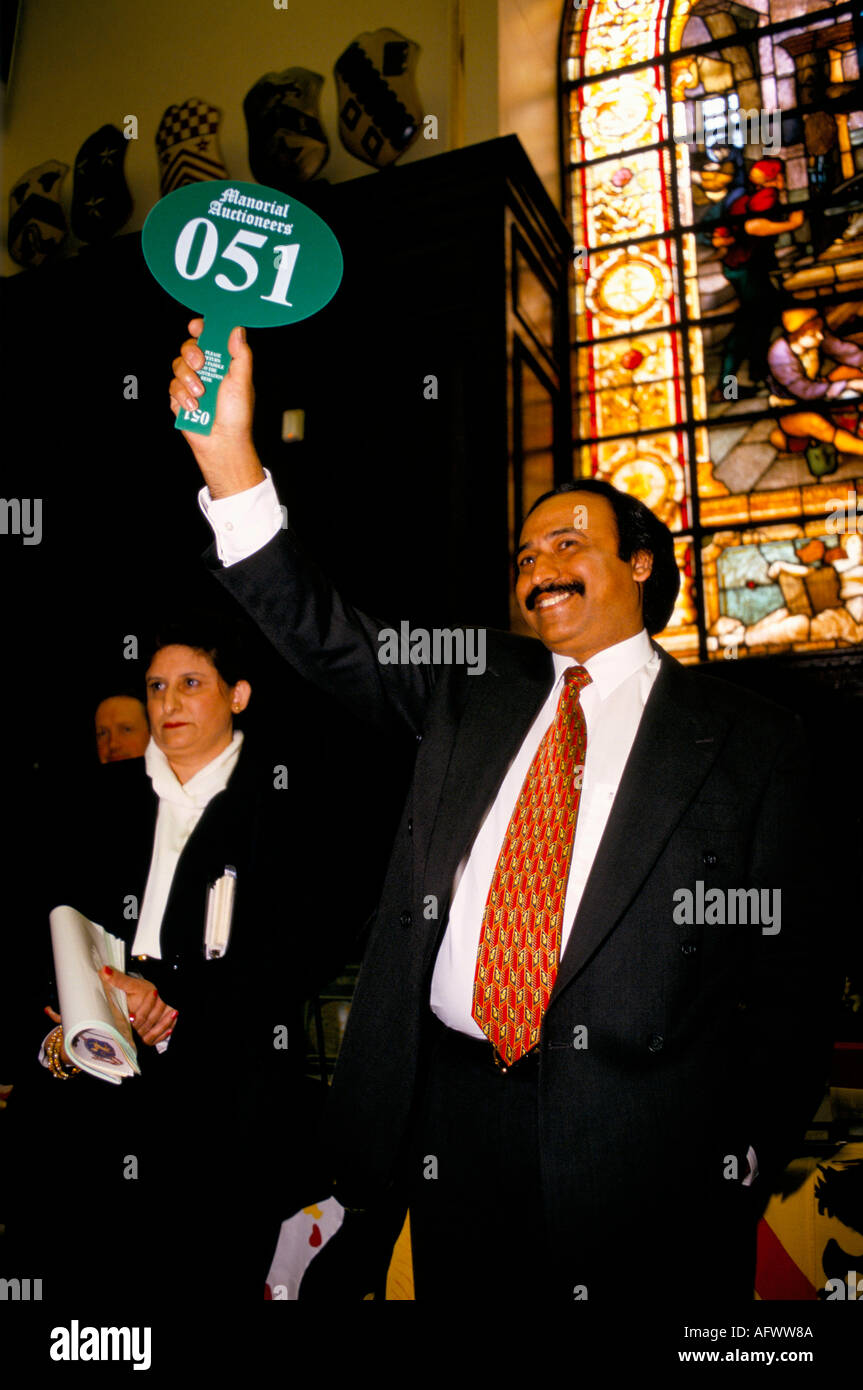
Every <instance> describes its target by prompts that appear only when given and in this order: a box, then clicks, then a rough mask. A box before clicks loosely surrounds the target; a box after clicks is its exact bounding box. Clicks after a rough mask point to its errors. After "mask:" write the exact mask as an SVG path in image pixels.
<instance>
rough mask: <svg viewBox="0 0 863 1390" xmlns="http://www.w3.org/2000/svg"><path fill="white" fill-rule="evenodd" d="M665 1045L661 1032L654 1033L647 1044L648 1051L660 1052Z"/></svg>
mask: <svg viewBox="0 0 863 1390" xmlns="http://www.w3.org/2000/svg"><path fill="white" fill-rule="evenodd" d="M664 1046H665V1039H664V1037H663V1036H662V1034H661V1033H654V1035H653V1037H652V1038H651V1039H650V1042H649V1043H648V1044H647V1048H648V1051H649V1052H661V1051H662V1049H663V1047H664Z"/></svg>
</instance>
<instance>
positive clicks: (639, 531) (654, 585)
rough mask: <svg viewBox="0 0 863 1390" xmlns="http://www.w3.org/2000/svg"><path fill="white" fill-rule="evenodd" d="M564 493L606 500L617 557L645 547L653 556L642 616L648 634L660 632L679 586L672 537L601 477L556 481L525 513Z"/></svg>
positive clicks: (641, 505)
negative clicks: (590, 494) (614, 527)
mask: <svg viewBox="0 0 863 1390" xmlns="http://www.w3.org/2000/svg"><path fill="white" fill-rule="evenodd" d="M564 492H594V493H596V494H597V495H598V496H599V497H604V498H605V499H606V501H608V502H610V504H611V507H612V510H613V512H614V520H615V522H616V523H617V553H618V556H619V557H620V559H621V560H629V559H631V558H632V556H633V555H634V554H635V553H636V551H638V550H647V551H649V552H650V554H651V555H652V556H653V569H652V570H651V572H650V575H649V577H648V578H647V579H646V580H645V581H644V584H643V585H642V594H643V604H644V606H643V617H644V626H645V627H646V628H647V631H648V632H649V633H650V634H651V636H652V635H653V634H654V633H655V632H661V631H662V629H663V628H664V627H666V626H667V625H668V620H669V618H670V617H671V614H672V612H673V611H674V600H675V599H676V598H677V594H678V591H679V589H680V571H679V570H678V568H677V561H676V560H675V558H674V538H673V536H672V534H671V532H670V531H669V529H668V527H667V526H666V524H665V522H664V521H660V520H659V517H658V516H654V514H653V512H652V511H651V510H650V508H649V507H646V506H645V505H644V503H643V502H641V501H639V499H638V498H637V497H633V496H632V495H631V494H630V493H628V492H621V491H620V489H619V488H616V487H614V486H613V484H612V483H609V482H606V481H605V479H604V478H573V480H572V482H567V483H559V484H558V486H557V487H555V488H552V490H551V492H544V493H543V495H542V497H538V498H537V499H536V501H535V502H534V504H533V506H532V507H531V508H530V510H529V511H528V513H527V516H530V514H531V512H535V511H536V509H537V507H538V506H539V505H540V503H541V502H547V501H548V499H549V497H558V496H560V494H561V493H564ZM525 520H527V517H525Z"/></svg>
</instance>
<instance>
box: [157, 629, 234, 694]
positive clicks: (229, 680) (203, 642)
mask: <svg viewBox="0 0 863 1390" xmlns="http://www.w3.org/2000/svg"><path fill="white" fill-rule="evenodd" d="M163 647H191V648H192V650H193V651H196V652H204V653H205V655H206V656H208V657H209V658H210V660H211V661H212V663H213V665H214V666H215V668H216V670H217V671H218V673H219V675H220V676H221V677H222V680H223V681H224V682H225V684H226V685H236V684H237V681H239V680H248V679H249V670H248V659H247V656H246V652H245V644H244V642H243V638H242V635H241V633H240V631H239V629H238V628H237V627H236V626H235V625H234V624H233V623H232V622H231V621H230V620H229V619H226V618H223V617H222V616H221V615H220V616H219V617H212V618H211V617H209V616H206V615H205V616H203V617H201V616H195V617H192V618H190V619H188V620H185V619H182V618H178V619H172V620H171V621H170V622H168V623H163V624H162V626H161V627H159V628H158V629H157V631H156V633H155V636H154V637H153V640H152V642H151V643H150V645H149V656H148V658H147V666H149V665H150V662H151V661H152V660H153V657H154V656H155V655H156V652H158V651H161V649H162V648H163Z"/></svg>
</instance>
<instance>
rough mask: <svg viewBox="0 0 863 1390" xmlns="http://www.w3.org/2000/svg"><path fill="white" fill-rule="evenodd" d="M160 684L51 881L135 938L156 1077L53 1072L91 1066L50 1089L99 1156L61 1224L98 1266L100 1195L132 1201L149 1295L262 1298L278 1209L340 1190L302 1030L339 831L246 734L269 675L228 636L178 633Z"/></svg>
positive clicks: (132, 950) (64, 897) (143, 1054)
mask: <svg viewBox="0 0 863 1390" xmlns="http://www.w3.org/2000/svg"><path fill="white" fill-rule="evenodd" d="M146 682H147V708H148V715H149V719H150V726H151V733H152V741H151V744H150V746H149V748H148V750H147V753H146V755H145V757H144V758H139V759H136V760H132V761H127V762H120V763H116V764H112V765H108V766H105V767H103V768H100V769H99V774H98V777H99V780H98V783H97V784H96V783H94V787H95V789H94V792H93V794H92V796H90V797H88V799H87V804H86V806H85V807H84V806H81V807H79V814H78V815H77V816H75V815H67V817H66V818H65V820H66V828H65V834H64V843H63V844H62V846H58V850H59V851H60V852H59V855H58V858H59V866H58V869H57V872H56V873H55V875H54V882H53V885H52V888H51V892H50V897H51V906H55V905H58V904H61V903H69V904H70V905H71V906H73V907H75V908H77V909H78V910H79V911H81V912H83V913H84V914H85V915H86V916H88V917H90V918H91V920H93V921H95V922H98V923H99V924H100V925H101V926H103V927H104V928H105V929H106V930H107V931H109V932H111V933H112V934H114V935H116V936H118V937H121V938H122V939H123V940H124V942H125V944H126V968H125V972H123V973H118V972H115V973H114V974H113V977H112V979H111V983H113V984H115V985H117V986H118V987H119V988H121V989H124V990H125V991H126V993H127V996H128V1000H129V1006H130V1014H132V1015H133V1016H134V1023H133V1027H134V1029H135V1032H136V1034H137V1036H136V1043H137V1046H138V1059H139V1064H140V1066H141V1076H140V1078H138V1077H133V1078H131V1079H129V1080H126V1081H124V1082H122V1084H121V1085H119V1086H110V1085H108V1084H106V1083H104V1082H103V1081H101V1080H98V1079H94V1078H91V1077H89V1076H87V1075H82V1074H78V1075H74V1074H72V1073H70V1072H69V1067H68V1065H67V1060H68V1059H66V1054H65V1051H60V1052H59V1057H58V1059H56V1060H53V1061H52V1063H51V1067H50V1069H47V1068H46V1071H45V1072H44V1076H45V1078H46V1080H47V1077H48V1074H49V1070H51V1071H53V1075H54V1080H55V1081H56V1080H60V1079H61V1078H63V1077H64V1073H65V1074H69V1075H70V1076H71V1080H69V1081H68V1083H67V1084H64V1085H62V1086H60V1085H56V1084H52V1085H51V1087H50V1091H51V1094H50V1096H49V1097H48V1099H49V1102H50V1108H49V1112H48V1113H49V1114H51V1115H52V1116H53V1117H54V1118H56V1119H60V1115H61V1111H62V1119H61V1120H60V1123H61V1126H62V1128H63V1129H64V1130H66V1129H67V1127H68V1128H73V1130H74V1138H75V1145H74V1148H75V1152H76V1154H77V1155H79V1156H80V1158H81V1160H82V1161H83V1164H84V1168H83V1169H82V1182H81V1183H80V1184H78V1185H77V1186H78V1189H79V1191H80V1192H81V1194H82V1201H83V1205H82V1206H79V1204H78V1203H77V1202H76V1201H75V1200H73V1199H72V1194H71V1192H69V1190H68V1188H67V1195H68V1197H69V1199H70V1200H68V1201H67V1202H65V1203H64V1211H65V1217H64V1219H63V1220H62V1221H58V1220H57V1219H55V1218H51V1219H49V1220H48V1223H47V1224H48V1226H49V1229H50V1230H51V1231H52V1232H54V1233H55V1235H56V1232H57V1231H58V1229H59V1227H62V1226H64V1225H65V1239H64V1241H63V1245H64V1247H65V1248H64V1250H63V1255H64V1257H65V1258H64V1263H66V1264H67V1265H68V1267H69V1268H75V1266H76V1265H80V1266H81V1267H82V1268H83V1267H85V1266H86V1264H87V1263H88V1262H89V1263H90V1267H91V1272H92V1273H93V1275H94V1276H95V1274H96V1271H97V1270H98V1268H99V1267H100V1261H103V1260H104V1255H105V1245H104V1242H105V1236H106V1230H105V1227H104V1224H103V1222H102V1221H101V1220H100V1217H99V1214H98V1213H99V1211H100V1210H101V1211H104V1212H105V1213H106V1215H108V1216H109V1226H110V1229H111V1230H113V1231H115V1232H116V1230H117V1229H118V1227H117V1218H118V1217H120V1218H121V1221H122V1224H123V1227H124V1228H126V1227H130V1228H131V1230H132V1231H133V1232H134V1236H133V1245H134V1247H135V1249H136V1257H135V1262H134V1266H133V1268H132V1270H131V1271H130V1274H131V1276H132V1277H136V1278H139V1279H140V1283H141V1290H142V1292H143V1293H144V1294H151V1293H154V1294H156V1295H157V1296H158V1297H159V1298H160V1299H161V1298H162V1297H163V1296H164V1293H165V1290H166V1289H167V1288H173V1289H175V1290H176V1291H178V1292H179V1291H181V1290H182V1292H183V1296H184V1297H187V1298H188V1297H194V1296H195V1295H196V1294H197V1295H200V1296H202V1297H203V1298H205V1299H207V1300H208V1299H209V1298H210V1297H216V1295H218V1297H219V1298H222V1297H224V1296H225V1295H226V1294H227V1293H228V1292H232V1293H233V1295H234V1296H235V1297H240V1298H244V1299H245V1298H249V1299H255V1300H257V1299H259V1298H260V1297H262V1296H263V1285H264V1279H265V1277H266V1272H267V1267H268V1264H269V1259H270V1257H271V1255H272V1252H273V1250H274V1247H275V1242H276V1239H277V1236H278V1229H279V1223H280V1221H281V1220H282V1219H283V1218H284V1217H286V1216H288V1215H289V1214H290V1213H291V1212H293V1211H296V1210H298V1209H299V1208H300V1207H301V1206H302V1205H303V1204H308V1203H310V1202H312V1201H314V1200H316V1199H319V1198H320V1197H321V1196H322V1195H324V1190H325V1185H320V1184H319V1183H318V1180H317V1177H316V1175H315V1164H314V1158H313V1143H312V1132H313V1129H314V1113H313V1112H314V1110H315V1109H316V1098H313V1097H311V1096H310V1092H311V1091H312V1090H314V1083H306V1082H305V1081H304V1069H305V1068H304V1062H305V1056H304V1054H305V1039H304V1030H303V1001H304V999H305V998H307V997H308V995H309V994H310V993H312V992H313V991H314V989H315V988H316V987H319V986H320V984H321V983H322V982H323V981H324V980H326V979H327V978H329V976H330V975H331V974H332V973H334V967H335V965H336V964H337V961H335V960H334V959H333V956H332V947H331V946H330V947H329V949H326V948H325V946H324V945H323V943H325V942H327V941H328V940H330V939H331V931H330V929H331V915H332V887H333V885H332V883H331V881H330V878H329V877H328V873H327V872H326V871H325V869H324V862H325V856H326V845H325V837H324V836H322V835H321V834H320V833H319V830H318V829H317V828H316V827H315V828H313V826H312V824H311V823H310V803H309V801H308V800H307V799H306V798H304V797H303V795H302V792H301V791H300V792H299V794H298V791H297V789H296V788H295V787H294V786H293V785H292V786H291V787H290V788H289V786H288V768H287V766H286V765H285V764H283V763H278V762H276V761H274V760H273V758H272V757H270V758H265V757H264V755H263V752H262V750H260V749H259V748H258V749H256V748H255V746H254V743H253V741H252V739H251V738H248V737H247V738H244V736H243V735H242V734H241V733H238V732H237V731H236V730H235V728H234V719H235V717H236V716H237V715H238V714H239V713H241V711H242V710H243V709H244V708H245V707H246V705H247V704H248V702H249V699H250V697H251V686H250V684H249V682H248V681H247V680H245V679H244V678H243V675H242V670H241V668H240V667H239V666H237V665H236V664H235V663H234V661H233V660H232V658H231V655H230V653H229V652H228V651H227V650H226V648H225V646H224V644H223V643H221V642H220V641H219V640H218V639H215V638H213V637H212V636H211V635H209V634H203V635H202V634H201V633H199V632H195V631H190V630H188V629H185V630H179V631H178V632H177V633H171V634H168V635H167V636H163V637H162V638H161V639H160V641H159V643H158V645H157V648H156V650H155V652H154V654H153V657H152V658H151V660H150V662H149V665H148V669H147V677H146ZM227 868H230V870H232V871H233V872H234V873H235V875H236V880H235V881H236V893H235V905H234V913H233V922H232V928H231V936H230V942H229V945H228V949H227V951H226V953H225V955H224V956H223V957H222V958H221V959H210V960H208V959H206V958H205V955H204V925H205V912H206V903H207V894H208V889H209V885H210V884H211V883H213V882H214V881H215V880H216V879H217V878H220V877H221V876H222V875H224V874H225V871H226V869H227ZM329 874H330V875H331V870H330V871H329ZM324 890H326V894H325V893H324ZM106 978H107V977H106ZM51 1016H52V1017H53V1018H54V1019H55V1021H57V1020H58V1018H59V1016H58V1015H56V1014H55V1013H53V1012H52V1015H51ZM60 1043H61V1037H59V1036H58V1037H57V1038H56V1040H55V1049H47V1050H48V1051H51V1050H55V1051H56V1046H57V1045H59V1044H60ZM43 1089H46V1088H43ZM58 1102H59V1104H58ZM66 1137H67V1138H68V1137H69V1136H68V1134H67V1136H66ZM94 1198H95V1199H96V1200H95V1202H94V1200H93V1199H94ZM54 1243H55V1244H56V1241H55V1242H54ZM125 1278H126V1275H125V1274H124V1279H125Z"/></svg>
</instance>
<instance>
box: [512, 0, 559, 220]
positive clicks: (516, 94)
mask: <svg viewBox="0 0 863 1390" xmlns="http://www.w3.org/2000/svg"><path fill="white" fill-rule="evenodd" d="M562 15H563V0H499V4H498V29H499V43H500V81H499V99H500V133H501V135H513V134H514V135H518V137H519V139H520V140H521V143H522V144H523V145H524V148H525V149H526V151H527V153H528V156H529V158H530V161H531V163H532V164H533V167H534V168H535V169H536V172H537V173H538V174H539V177H540V178H541V179H542V181H543V183H544V184H545V188H546V191H547V193H548V194H549V196H550V197H551V198H552V200H553V202H554V205H555V207H557V208H559V207H560V160H559V154H558V116H557V66H558V62H557V59H558V43H559V40H560V23H561V18H562Z"/></svg>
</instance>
